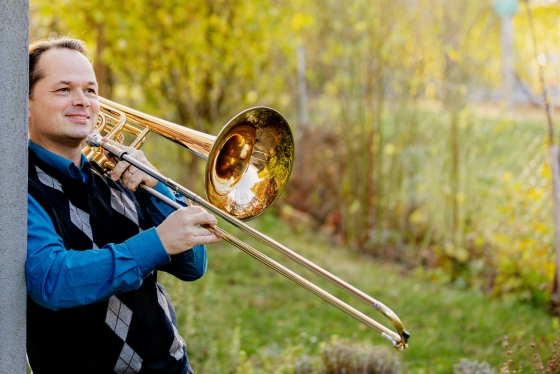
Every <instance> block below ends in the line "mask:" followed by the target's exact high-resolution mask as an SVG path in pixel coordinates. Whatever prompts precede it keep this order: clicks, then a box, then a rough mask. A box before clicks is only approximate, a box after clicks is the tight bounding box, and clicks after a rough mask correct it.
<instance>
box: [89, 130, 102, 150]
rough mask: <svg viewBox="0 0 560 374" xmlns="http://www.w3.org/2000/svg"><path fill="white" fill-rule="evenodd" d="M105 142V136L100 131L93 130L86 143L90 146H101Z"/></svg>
mask: <svg viewBox="0 0 560 374" xmlns="http://www.w3.org/2000/svg"><path fill="white" fill-rule="evenodd" d="M102 142H103V137H102V136H101V134H100V133H99V132H98V131H92V132H90V133H89V135H88V136H87V137H86V143H87V145H89V146H90V147H100V146H101V144H102Z"/></svg>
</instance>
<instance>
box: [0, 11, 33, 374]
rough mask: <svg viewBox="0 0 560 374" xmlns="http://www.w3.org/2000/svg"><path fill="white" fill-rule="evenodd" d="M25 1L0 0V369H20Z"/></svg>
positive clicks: (24, 225) (22, 343)
mask: <svg viewBox="0 0 560 374" xmlns="http://www.w3.org/2000/svg"><path fill="white" fill-rule="evenodd" d="M28 35H29V1H28V0H0V151H1V157H0V373H2V374H4V373H9V374H18V373H25V353H26V348H25V334H26V325H25V311H26V289H25V256H26V250H27V91H28V86H29V83H28V57H27V47H28V44H29V36H28Z"/></svg>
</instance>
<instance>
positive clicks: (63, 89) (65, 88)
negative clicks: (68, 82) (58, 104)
mask: <svg viewBox="0 0 560 374" xmlns="http://www.w3.org/2000/svg"><path fill="white" fill-rule="evenodd" d="M58 91H62V92H68V91H69V88H68V87H64V88H60V89H59V90H58Z"/></svg>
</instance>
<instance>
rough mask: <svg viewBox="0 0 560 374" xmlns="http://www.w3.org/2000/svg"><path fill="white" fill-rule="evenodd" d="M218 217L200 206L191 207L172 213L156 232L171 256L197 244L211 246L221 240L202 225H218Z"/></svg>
mask: <svg viewBox="0 0 560 374" xmlns="http://www.w3.org/2000/svg"><path fill="white" fill-rule="evenodd" d="M217 223H218V221H217V220H216V217H214V216H213V215H212V214H210V213H208V212H207V211H206V210H204V208H202V207H199V206H190V207H186V208H182V209H179V210H177V211H175V212H173V213H171V214H170V215H169V216H168V217H167V218H166V219H165V221H163V222H162V223H161V224H160V225H159V226H158V227H156V231H157V233H158V235H159V239H160V240H161V243H162V244H163V247H164V248H165V250H166V252H167V253H168V254H169V255H176V254H179V253H183V252H185V251H188V250H189V249H191V248H192V247H194V246H195V245H197V244H209V243H214V242H217V241H219V240H220V238H219V237H218V236H216V235H215V234H213V233H211V232H210V231H209V230H208V229H205V228H204V227H201V226H200V225H204V224H209V225H212V226H214V225H216V224H217Z"/></svg>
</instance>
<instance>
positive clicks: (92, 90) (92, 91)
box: [86, 88, 95, 94]
mask: <svg viewBox="0 0 560 374" xmlns="http://www.w3.org/2000/svg"><path fill="white" fill-rule="evenodd" d="M86 92H87V93H92V94H95V90H94V89H93V88H88V89H87V90H86Z"/></svg>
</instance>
